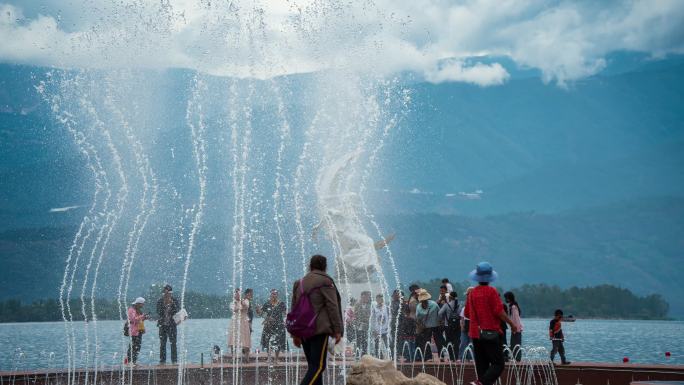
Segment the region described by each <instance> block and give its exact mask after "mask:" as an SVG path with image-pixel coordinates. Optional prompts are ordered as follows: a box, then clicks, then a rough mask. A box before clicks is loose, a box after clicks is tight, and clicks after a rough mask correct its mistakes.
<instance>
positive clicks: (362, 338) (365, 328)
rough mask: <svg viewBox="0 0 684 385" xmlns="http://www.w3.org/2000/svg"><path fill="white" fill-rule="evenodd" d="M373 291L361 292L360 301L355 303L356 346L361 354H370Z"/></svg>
mask: <svg viewBox="0 0 684 385" xmlns="http://www.w3.org/2000/svg"><path fill="white" fill-rule="evenodd" d="M370 312H371V293H370V291H363V292H361V297H360V298H359V301H358V302H357V303H356V305H354V334H355V335H356V336H355V337H356V347H357V348H358V349H359V350H360V351H361V355H364V354H368V335H369V334H370V332H371V331H370V330H369V328H370Z"/></svg>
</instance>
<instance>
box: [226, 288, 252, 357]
mask: <svg viewBox="0 0 684 385" xmlns="http://www.w3.org/2000/svg"><path fill="white" fill-rule="evenodd" d="M230 310H231V311H232V312H233V316H232V318H231V319H230V326H229V327H228V348H229V350H230V351H231V353H232V354H234V355H237V354H238V352H239V351H240V350H242V355H243V356H244V358H245V360H248V359H249V351H250V349H251V347H252V342H251V341H252V336H251V332H250V325H249V299H248V298H244V299H241V298H240V289H235V295H234V297H233V302H232V303H231V304H230Z"/></svg>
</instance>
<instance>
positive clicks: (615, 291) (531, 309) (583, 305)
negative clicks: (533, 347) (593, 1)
mask: <svg viewBox="0 0 684 385" xmlns="http://www.w3.org/2000/svg"><path fill="white" fill-rule="evenodd" d="M416 284H418V285H419V286H420V287H422V288H425V289H427V290H428V291H429V292H430V293H431V294H432V295H433V296H434V297H433V298H434V299H436V298H435V297H436V296H437V295H438V293H439V287H440V286H441V284H442V283H441V279H437V278H435V279H432V280H430V281H426V282H416ZM452 285H453V287H454V291H456V292H457V293H458V299H459V301H463V299H464V293H465V290H466V289H467V287H468V286H469V285H470V283H468V282H452ZM497 289H498V290H499V292H500V293H502V294H503V293H504V291H505V290H504V289H503V288H497ZM507 290H511V291H512V292H513V293H515V297H516V299H517V300H518V303H519V304H520V307H521V310H522V313H523V317H542V318H544V317H551V316H552V315H553V311H554V310H555V309H558V308H560V309H563V312H564V313H565V315H571V314H572V315H574V316H575V317H578V318H607V319H611V318H619V319H667V317H668V311H669V304H668V303H667V302H666V301H665V300H664V299H663V298H662V297H661V296H660V295H659V294H651V295H647V296H643V297H640V296H637V295H635V294H634V293H632V292H631V291H629V290H627V289H624V288H620V287H617V286H613V285H598V286H591V287H576V286H574V287H571V288H568V289H561V288H560V287H558V286H555V285H546V284H534V285H523V286H521V287H518V288H514V289H507ZM158 292H159V290H158V287H152V288H151V289H150V290H149V291H148V292H147V293H146V296H145V298H146V299H147V304H146V306H145V312H146V313H150V314H151V315H152V318H153V319H155V318H156V314H155V306H156V302H157V299H158V295H157V293H158ZM230 302H231V298H230V297H229V296H228V295H223V296H221V295H215V294H204V293H198V292H188V293H186V295H185V308H186V310H187V311H188V313H189V314H190V317H191V318H195V319H199V318H227V317H230V315H231V313H230ZM261 302H262V301H261V300H259V299H256V300H255V304H260V303H261ZM85 305H86V306H85V313H86V315H87V316H88V319H89V320H91V319H92V309H91V307H90V300H87V301H86V304H85ZM69 306H70V307H71V314H72V316H73V319H74V320H75V321H82V320H83V314H82V313H83V309H82V307H81V306H82V304H81V301H80V300H79V299H73V300H71V301H70V302H69ZM126 308H127V305H126V304H122V309H123V312H125V310H126ZM95 309H96V317H97V319H100V320H104V319H120V318H122V317H123V316H125V313H123V314H122V315H121V316H120V315H119V303H118V301H117V300H116V299H113V300H108V299H96V301H95ZM60 320H62V312H61V309H60V305H59V301H57V300H55V299H47V300H38V301H34V302H32V303H30V304H24V303H22V302H21V301H19V300H16V299H11V300H7V301H4V302H0V322H40V321H60Z"/></svg>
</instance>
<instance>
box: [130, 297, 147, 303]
mask: <svg viewBox="0 0 684 385" xmlns="http://www.w3.org/2000/svg"><path fill="white" fill-rule="evenodd" d="M139 303H141V304H142V303H145V298H143V297H138V298H136V299H135V301H133V305H137V304H139Z"/></svg>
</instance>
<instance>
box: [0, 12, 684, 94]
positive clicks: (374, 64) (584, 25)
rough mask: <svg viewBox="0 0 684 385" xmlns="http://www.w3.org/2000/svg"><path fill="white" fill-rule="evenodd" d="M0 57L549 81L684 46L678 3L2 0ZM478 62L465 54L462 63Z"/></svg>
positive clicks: (267, 72)
mask: <svg viewBox="0 0 684 385" xmlns="http://www.w3.org/2000/svg"><path fill="white" fill-rule="evenodd" d="M0 41H2V42H3V43H2V44H0V61H1V62H9V63H22V64H31V65H48V66H57V67H64V68H116V67H124V68H131V67H140V68H160V69H162V68H190V69H196V70H199V71H202V72H206V73H210V74H214V75H229V76H239V77H256V78H268V77H272V76H277V75H283V74H292V73H303V72H311V71H320V70H326V69H335V70H342V71H357V72H364V73H365V72H369V73H380V74H391V73H397V72H402V71H411V72H415V73H418V74H420V75H422V76H423V78H424V79H425V80H427V81H429V82H433V83H441V82H465V83H472V84H476V85H480V86H496V85H501V84H505V83H506V82H507V81H508V80H509V78H510V74H509V72H508V71H507V70H506V68H505V67H504V66H503V65H501V64H500V63H498V62H496V61H491V60H489V61H487V62H480V61H478V60H472V58H477V57H481V56H487V57H494V58H496V57H505V58H508V59H511V60H513V61H514V62H515V63H516V64H517V65H518V66H520V67H522V68H533V69H538V70H539V71H540V72H541V74H542V79H543V80H544V81H545V82H548V83H554V84H557V85H559V86H566V85H567V84H568V83H570V82H573V81H575V80H578V79H582V78H584V77H587V76H591V75H594V74H596V73H599V72H600V71H601V70H602V69H603V68H605V67H606V56H607V55H608V54H609V53H611V52H616V51H636V52H643V53H647V54H648V55H649V56H651V57H652V58H653V59H654V60H657V59H659V58H663V57H666V56H667V55H668V54H681V53H684V1H681V0H647V1H618V0H604V1H588V0H586V1H585V0H579V1H539V0H469V1H447V0H405V1H404V0H402V1H398V0H376V1H370V0H361V1H350V2H340V1H337V0H334V1H333V0H331V1H325V0H288V1H252V0H250V1H238V0H233V1H231V0H161V1H159V0H154V1H151V0H150V1H147V2H145V1H137V0H122V1H119V2H112V1H110V0H67V1H65V0H9V1H8V0H0ZM468 59H471V60H468Z"/></svg>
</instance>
